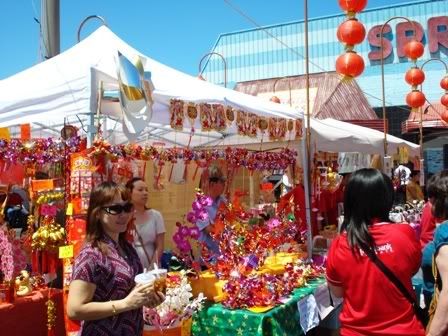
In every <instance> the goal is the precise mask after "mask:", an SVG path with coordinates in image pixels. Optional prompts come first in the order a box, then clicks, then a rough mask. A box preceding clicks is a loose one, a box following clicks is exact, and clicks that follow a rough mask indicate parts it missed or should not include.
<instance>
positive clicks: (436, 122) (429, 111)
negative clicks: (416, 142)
mask: <svg viewBox="0 0 448 336" xmlns="http://www.w3.org/2000/svg"><path fill="white" fill-rule="evenodd" d="M445 109H446V107H445V106H443V105H442V104H440V103H437V102H436V103H431V104H428V103H426V104H425V106H423V108H422V112H423V113H422V114H420V110H416V111H415V110H412V111H411V113H410V114H409V117H408V119H407V120H406V121H404V122H403V124H402V133H415V132H416V131H418V130H419V128H420V118H422V127H423V128H424V131H425V133H428V132H431V129H434V130H440V129H448V124H447V123H446V122H444V121H443V120H442V119H440V115H441V114H442V112H443V111H445Z"/></svg>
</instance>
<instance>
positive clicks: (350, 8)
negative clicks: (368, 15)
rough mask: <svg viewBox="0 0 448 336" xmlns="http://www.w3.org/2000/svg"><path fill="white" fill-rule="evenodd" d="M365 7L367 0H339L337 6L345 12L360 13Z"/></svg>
mask: <svg viewBox="0 0 448 336" xmlns="http://www.w3.org/2000/svg"><path fill="white" fill-rule="evenodd" d="M366 5H367V0H339V6H340V7H341V8H342V9H343V10H344V11H346V12H354V13H359V12H361V11H362V10H363V9H364V8H365V7H366Z"/></svg>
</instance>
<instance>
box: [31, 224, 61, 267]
mask: <svg viewBox="0 0 448 336" xmlns="http://www.w3.org/2000/svg"><path fill="white" fill-rule="evenodd" d="M65 237H66V234H65V229H64V228H63V227H62V226H61V225H59V224H57V223H56V222H55V220H54V216H44V218H43V220H42V223H41V226H40V227H39V229H37V231H36V232H34V233H33V235H32V236H31V248H32V250H33V252H32V269H33V272H40V273H55V272H56V269H57V266H58V263H59V259H58V248H59V247H60V246H63V245H64V244H65Z"/></svg>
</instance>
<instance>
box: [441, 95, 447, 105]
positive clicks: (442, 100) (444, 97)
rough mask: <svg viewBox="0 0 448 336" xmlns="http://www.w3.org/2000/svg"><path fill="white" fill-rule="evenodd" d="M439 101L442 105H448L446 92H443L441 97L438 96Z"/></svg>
mask: <svg viewBox="0 0 448 336" xmlns="http://www.w3.org/2000/svg"><path fill="white" fill-rule="evenodd" d="M440 102H441V103H442V105H443V106H445V107H448V93H445V94H444V95H443V96H442V98H440Z"/></svg>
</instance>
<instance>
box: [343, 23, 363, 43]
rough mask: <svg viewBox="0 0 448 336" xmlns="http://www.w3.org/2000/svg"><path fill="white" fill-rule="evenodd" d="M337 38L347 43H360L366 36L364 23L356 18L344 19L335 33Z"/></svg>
mask: <svg viewBox="0 0 448 336" xmlns="http://www.w3.org/2000/svg"><path fill="white" fill-rule="evenodd" d="M336 36H337V37H338V40H339V41H340V42H342V43H345V44H348V45H355V44H359V43H361V42H362V41H363V40H364V38H365V37H366V29H365V28H364V25H363V24H362V23H361V22H359V21H358V20H356V19H349V20H347V21H344V22H343V23H342V24H341V25H340V26H339V27H338V31H337V33H336Z"/></svg>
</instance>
